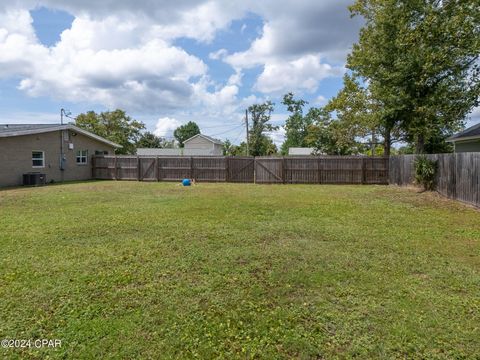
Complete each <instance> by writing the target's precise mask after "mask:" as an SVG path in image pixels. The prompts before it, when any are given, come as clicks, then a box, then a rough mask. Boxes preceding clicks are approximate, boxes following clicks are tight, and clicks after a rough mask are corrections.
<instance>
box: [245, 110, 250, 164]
mask: <svg viewBox="0 0 480 360" xmlns="http://www.w3.org/2000/svg"><path fill="white" fill-rule="evenodd" d="M245 127H246V129H247V156H248V155H250V149H249V146H248V109H245Z"/></svg>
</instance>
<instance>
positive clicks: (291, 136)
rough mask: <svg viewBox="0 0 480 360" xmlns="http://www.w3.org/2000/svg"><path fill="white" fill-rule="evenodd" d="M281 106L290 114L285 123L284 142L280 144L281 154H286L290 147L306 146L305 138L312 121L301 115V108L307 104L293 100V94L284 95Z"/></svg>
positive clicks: (300, 100) (299, 100) (303, 101)
mask: <svg viewBox="0 0 480 360" xmlns="http://www.w3.org/2000/svg"><path fill="white" fill-rule="evenodd" d="M282 104H283V105H285V106H286V107H287V110H288V112H290V116H289V117H288V118H287V120H286V121H285V126H284V128H285V141H284V143H283V144H282V154H287V153H288V149H289V148H291V147H305V146H307V142H306V140H305V138H306V137H307V134H308V127H309V126H310V125H312V121H311V120H312V119H311V117H306V116H304V115H303V108H304V106H305V105H306V104H308V102H307V101H305V100H302V99H295V98H294V94H293V93H291V92H290V93H288V94H285V95H284V96H283V100H282Z"/></svg>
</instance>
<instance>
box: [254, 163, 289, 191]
mask: <svg viewBox="0 0 480 360" xmlns="http://www.w3.org/2000/svg"><path fill="white" fill-rule="evenodd" d="M283 169H284V168H283V158H278V157H257V158H255V182H256V183H269V184H274V183H283V182H284V180H283V179H284V175H283Z"/></svg>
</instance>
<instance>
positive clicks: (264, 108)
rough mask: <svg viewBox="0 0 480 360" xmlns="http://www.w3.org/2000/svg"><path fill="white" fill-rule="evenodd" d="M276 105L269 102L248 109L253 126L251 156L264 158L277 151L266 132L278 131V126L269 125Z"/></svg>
mask: <svg viewBox="0 0 480 360" xmlns="http://www.w3.org/2000/svg"><path fill="white" fill-rule="evenodd" d="M273 106H274V104H273V103H272V102H271V101H267V102H265V103H263V104H254V105H252V106H250V107H249V108H248V112H249V114H250V118H251V119H252V126H251V129H250V131H249V134H248V139H249V140H248V144H249V152H250V154H249V155H252V156H262V155H270V154H272V153H276V152H277V149H276V146H275V144H274V143H273V141H272V140H271V139H270V138H269V137H268V136H267V135H266V132H269V131H275V130H278V126H274V125H272V124H268V122H269V121H270V116H271V114H272V112H273Z"/></svg>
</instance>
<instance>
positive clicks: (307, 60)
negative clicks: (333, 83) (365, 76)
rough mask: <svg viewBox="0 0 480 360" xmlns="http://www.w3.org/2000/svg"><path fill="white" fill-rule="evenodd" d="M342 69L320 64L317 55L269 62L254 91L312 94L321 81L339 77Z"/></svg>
mask: <svg viewBox="0 0 480 360" xmlns="http://www.w3.org/2000/svg"><path fill="white" fill-rule="evenodd" d="M342 74H343V68H339V67H337V68H335V67H332V66H331V65H329V64H325V63H322V62H321V59H320V56H319V55H305V56H303V57H300V58H298V59H295V60H292V61H288V62H286V61H269V62H267V63H266V64H265V67H264V70H263V72H262V74H260V76H259V78H258V80H257V83H256V84H255V89H256V90H259V91H261V92H263V93H281V92H286V91H298V90H307V91H309V92H314V91H316V90H317V87H318V84H319V82H320V81H321V80H322V79H325V78H326V77H329V76H341V75H342Z"/></svg>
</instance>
